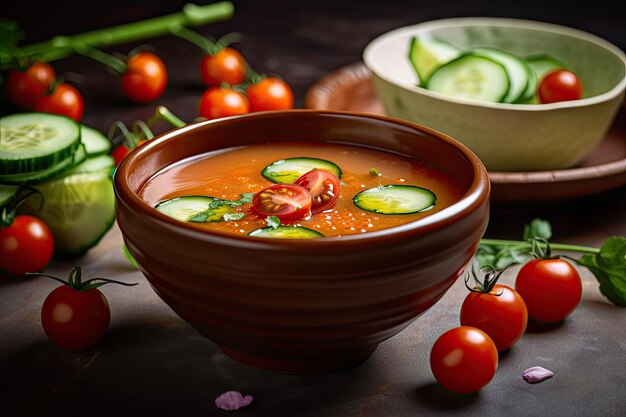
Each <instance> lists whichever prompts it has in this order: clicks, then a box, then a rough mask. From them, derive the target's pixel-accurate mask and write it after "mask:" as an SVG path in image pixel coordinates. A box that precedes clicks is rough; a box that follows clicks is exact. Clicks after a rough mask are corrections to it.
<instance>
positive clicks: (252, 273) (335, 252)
mask: <svg viewBox="0 0 626 417" xmlns="http://www.w3.org/2000/svg"><path fill="white" fill-rule="evenodd" d="M294 138H297V140H306V141H322V142H324V141H340V142H342V143H353V144H361V145H365V146H374V147H377V148H380V149H385V150H389V151H393V152H400V153H403V154H405V155H409V156H411V155H412V156H415V157H418V158H420V159H422V160H426V161H427V162H429V163H431V164H432V165H434V166H436V167H437V168H439V169H443V170H445V171H447V172H448V173H450V174H451V175H452V176H453V177H454V179H455V180H456V181H457V182H458V183H459V184H460V185H461V186H463V187H464V189H466V190H467V192H466V194H465V195H464V197H463V198H462V199H461V201H459V202H458V203H456V204H454V205H453V206H451V207H449V208H447V209H444V210H442V211H440V212H438V213H434V214H433V215H431V216H428V217H426V218H424V219H421V220H419V221H417V222H413V223H409V224H407V225H404V226H399V227H395V228H390V229H385V230H382V231H378V232H372V233H368V234H366V235H354V236H345V237H343V238H342V239H330V238H329V239H320V240H316V239H313V240H282V239H278V240H277V239H251V238H246V237H240V236H230V235H226V234H221V233H209V232H207V231H205V230H202V229H201V228H200V227H198V226H197V225H193V224H186V223H181V222H178V221H176V220H173V219H171V218H169V217H167V216H165V215H163V214H161V213H159V212H157V211H156V210H154V209H153V208H151V207H150V206H148V205H147V204H146V203H144V202H143V201H142V200H141V199H139V197H138V192H139V191H140V190H141V188H142V186H143V185H144V184H145V183H146V181H148V180H149V179H150V178H151V177H152V176H153V175H154V174H155V173H157V172H158V171H160V170H161V169H163V168H165V167H166V166H168V165H170V164H172V163H174V162H176V161H179V160H181V159H184V158H186V157H190V156H194V155H198V154H202V153H205V152H208V151H211V150H215V149H221V148H224V147H230V146H238V145H246V144H252V143H259V142H268V141H271V142H280V141H291V140H294ZM425 155H426V156H425ZM115 189H116V196H117V221H118V224H119V226H120V229H121V230H122V233H123V236H124V240H125V242H126V245H127V246H128V248H129V250H130V252H131V253H132V255H133V257H134V258H135V260H136V261H137V263H138V264H139V266H140V268H141V271H142V272H143V273H144V275H145V276H146V278H147V279H148V281H149V282H150V284H151V285H152V287H153V288H154V290H155V291H156V293H157V294H158V295H159V296H160V297H161V298H162V299H163V300H164V301H165V302H166V303H167V304H168V305H169V306H170V307H171V308H172V309H173V310H174V311H175V312H176V313H177V314H178V315H180V316H181V317H182V318H183V319H185V320H186V321H187V322H189V323H190V324H191V325H193V326H194V327H195V328H196V329H197V330H198V331H200V332H201V333H202V334H204V335H206V336H207V337H208V338H210V339H211V340H213V341H214V342H215V343H217V344H218V345H219V346H220V348H221V349H222V350H223V351H224V352H225V353H226V354H228V355H229V356H231V357H232V358H234V359H236V360H239V361H241V362H244V363H248V364H250V365H253V366H256V367H260V368H264V369H270V370H275V371H282V372H294V373H319V372H327V371H332V370H335V369H340V368H344V367H347V366H350V365H353V364H355V363H359V362H361V361H363V360H365V359H366V358H367V357H368V356H369V355H370V354H371V353H372V352H373V351H374V349H375V348H376V346H377V345H378V344H379V343H380V342H382V341H384V340H386V339H388V338H390V337H392V336H393V335H395V334H397V333H398V332H400V331H401V330H402V329H404V328H405V327H406V326H408V325H409V324H410V323H411V322H412V321H414V320H415V319H416V318H417V317H418V316H419V315H420V314H422V313H423V312H424V311H426V310H427V309H428V308H429V307H430V306H432V305H433V304H434V303H435V302H436V301H437V300H438V299H439V298H440V297H441V296H442V295H443V294H444V293H445V292H446V291H447V289H448V288H449V287H450V286H451V285H452V283H453V282H454V281H455V280H456V278H457V277H458V276H459V275H460V274H461V273H462V271H463V268H464V267H465V265H466V264H467V262H468V261H469V260H470V259H471V257H472V255H473V253H474V251H475V249H476V247H477V244H478V241H479V239H480V238H481V236H482V234H483V233H484V230H485V228H486V226H487V222H488V217H489V212H488V211H489V203H488V197H489V182H488V178H487V173H486V171H485V169H484V167H483V166H482V164H481V163H480V161H478V159H477V158H476V157H475V156H474V155H473V154H471V153H470V152H469V151H468V150H467V149H466V148H464V147H463V146H462V145H460V144H458V143H457V142H455V141H453V140H451V139H449V138H447V137H445V136H443V135H441V134H439V133H436V132H434V131H431V130H429V129H427V128H424V127H420V126H417V125H413V124H410V123H406V122H400V121H395V120H393V119H388V118H384V117H374V116H365V115H357V114H347V113H346V114H344V113H338V112H318V111H303V110H293V111H285V112H271V113H270V112H268V113H258V114H253V115H247V116H240V117H235V118H229V119H222V120H219V121H210V122H202V123H197V124H194V125H190V126H187V127H185V128H181V129H177V130H175V131H172V132H170V133H167V134H165V135H163V136H161V137H160V138H157V139H156V140H154V141H153V142H151V143H148V144H147V145H144V146H142V147H141V148H139V149H138V150H136V151H134V152H133V153H132V154H131V155H129V157H127V158H126V159H125V160H124V161H123V162H122V164H121V165H120V167H119V168H118V170H117V173H116V175H115Z"/></svg>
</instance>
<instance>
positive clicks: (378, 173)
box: [369, 168, 381, 177]
mask: <svg viewBox="0 0 626 417" xmlns="http://www.w3.org/2000/svg"><path fill="white" fill-rule="evenodd" d="M369 173H370V174H371V175H375V176H377V177H380V176H381V173H380V172H378V170H377V169H376V168H370V171H369Z"/></svg>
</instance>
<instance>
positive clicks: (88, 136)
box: [80, 125, 112, 157]
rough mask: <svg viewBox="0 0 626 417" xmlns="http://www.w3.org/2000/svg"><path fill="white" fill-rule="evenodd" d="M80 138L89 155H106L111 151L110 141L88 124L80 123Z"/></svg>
mask: <svg viewBox="0 0 626 417" xmlns="http://www.w3.org/2000/svg"><path fill="white" fill-rule="evenodd" d="M80 140H81V142H83V145H85V150H86V151H87V155H88V156H89V157H93V156H98V155H106V154H108V153H109V152H111V146H112V145H111V141H110V140H109V139H107V137H106V136H104V135H103V134H102V133H100V132H98V131H97V130H96V129H94V128H91V127H89V126H85V125H80Z"/></svg>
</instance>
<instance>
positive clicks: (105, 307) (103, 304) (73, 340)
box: [41, 285, 111, 351]
mask: <svg viewBox="0 0 626 417" xmlns="http://www.w3.org/2000/svg"><path fill="white" fill-rule="evenodd" d="M110 317H111V313H110V310H109V304H108V302H107V300H106V298H105V297H104V295H103V294H102V293H101V292H100V290H98V289H97V288H94V289H91V290H88V291H78V290H75V289H73V288H70V287H69V286H67V285H62V286H60V287H58V288H57V289H55V290H54V291H52V292H51V293H50V294H49V295H48V297H46V300H45V301H44V303H43V306H42V308H41V324H42V326H43V329H44V331H45V333H46V335H47V336H48V338H49V339H50V340H51V341H52V343H54V344H55V345H57V346H58V347H60V348H61V349H65V350H69V351H76V350H83V349H86V348H88V347H90V346H92V345H94V344H95V343H96V342H98V341H99V340H100V339H101V338H102V336H104V334H105V333H106V331H107V328H108V327H109V320H110Z"/></svg>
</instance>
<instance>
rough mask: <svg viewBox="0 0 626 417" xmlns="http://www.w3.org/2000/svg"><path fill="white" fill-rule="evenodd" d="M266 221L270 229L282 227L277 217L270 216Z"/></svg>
mask: <svg viewBox="0 0 626 417" xmlns="http://www.w3.org/2000/svg"><path fill="white" fill-rule="evenodd" d="M265 221H266V222H267V225H268V226H269V227H272V228H274V229H276V228H277V227H278V226H280V219H279V218H278V217H276V216H269V217H267V218H266V219H265Z"/></svg>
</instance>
